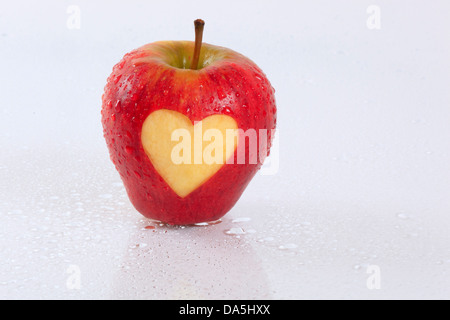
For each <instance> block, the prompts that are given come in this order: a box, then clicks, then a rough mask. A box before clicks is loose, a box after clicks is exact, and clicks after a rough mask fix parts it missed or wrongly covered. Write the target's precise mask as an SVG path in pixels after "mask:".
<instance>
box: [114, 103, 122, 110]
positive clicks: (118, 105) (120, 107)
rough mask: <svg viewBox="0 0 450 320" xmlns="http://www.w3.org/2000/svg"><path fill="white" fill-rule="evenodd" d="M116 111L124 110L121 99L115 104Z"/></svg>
mask: <svg viewBox="0 0 450 320" xmlns="http://www.w3.org/2000/svg"><path fill="white" fill-rule="evenodd" d="M114 111H115V112H117V113H119V112H120V111H122V106H121V102H120V100H117V102H116V105H115V106H114Z"/></svg>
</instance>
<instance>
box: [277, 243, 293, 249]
mask: <svg viewBox="0 0 450 320" xmlns="http://www.w3.org/2000/svg"><path fill="white" fill-rule="evenodd" d="M297 247H298V246H297V245H296V244H294V243H288V244H284V245H281V246H279V247H278V248H279V249H281V250H288V249H295V248H297Z"/></svg>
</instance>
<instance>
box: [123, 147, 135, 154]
mask: <svg viewBox="0 0 450 320" xmlns="http://www.w3.org/2000/svg"><path fill="white" fill-rule="evenodd" d="M125 151H126V152H127V153H128V154H133V152H134V148H133V147H130V146H126V147H125Z"/></svg>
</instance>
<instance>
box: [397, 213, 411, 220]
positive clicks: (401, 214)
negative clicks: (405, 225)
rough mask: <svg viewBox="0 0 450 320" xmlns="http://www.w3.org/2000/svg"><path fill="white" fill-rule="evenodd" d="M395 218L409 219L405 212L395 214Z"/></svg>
mask: <svg viewBox="0 0 450 320" xmlns="http://www.w3.org/2000/svg"><path fill="white" fill-rule="evenodd" d="M397 218H399V219H402V220H407V219H409V216H408V215H407V214H406V213H399V214H397Z"/></svg>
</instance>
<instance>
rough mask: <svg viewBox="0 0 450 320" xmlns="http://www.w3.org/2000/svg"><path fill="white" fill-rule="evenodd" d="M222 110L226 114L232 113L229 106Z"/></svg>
mask: <svg viewBox="0 0 450 320" xmlns="http://www.w3.org/2000/svg"><path fill="white" fill-rule="evenodd" d="M223 110H224V112H225V113H226V114H233V111H232V110H231V109H230V108H229V107H225V109H223Z"/></svg>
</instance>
